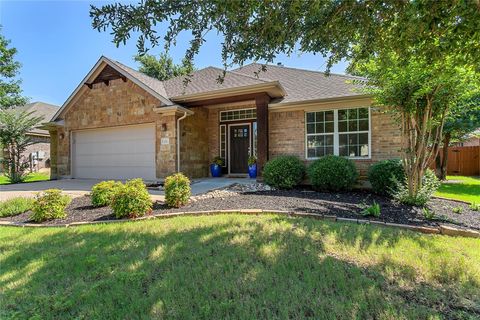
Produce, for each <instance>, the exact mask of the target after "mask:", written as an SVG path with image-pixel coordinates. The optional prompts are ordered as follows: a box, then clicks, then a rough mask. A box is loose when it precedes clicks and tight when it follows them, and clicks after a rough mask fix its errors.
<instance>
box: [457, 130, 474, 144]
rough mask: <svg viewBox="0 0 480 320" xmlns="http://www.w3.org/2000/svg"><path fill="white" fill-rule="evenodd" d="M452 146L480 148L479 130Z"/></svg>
mask: <svg viewBox="0 0 480 320" xmlns="http://www.w3.org/2000/svg"><path fill="white" fill-rule="evenodd" d="M454 146H456V147H476V146H480V129H477V130H475V131H474V132H473V133H471V134H470V135H468V136H467V138H466V139H465V140H464V141H462V142H458V143H456V144H455V145H454Z"/></svg>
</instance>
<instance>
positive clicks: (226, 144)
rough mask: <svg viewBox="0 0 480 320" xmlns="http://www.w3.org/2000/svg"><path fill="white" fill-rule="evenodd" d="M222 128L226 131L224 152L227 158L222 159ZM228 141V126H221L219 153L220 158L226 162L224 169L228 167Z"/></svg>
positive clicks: (219, 131) (219, 130)
mask: <svg viewBox="0 0 480 320" xmlns="http://www.w3.org/2000/svg"><path fill="white" fill-rule="evenodd" d="M222 127H223V128H224V129H225V150H224V151H225V156H224V157H222ZM227 140H228V132H227V125H226V124H221V125H220V126H219V129H218V151H219V152H218V153H219V155H220V157H222V158H223V160H224V163H223V167H226V166H227V163H228V152H227V149H228V141H227Z"/></svg>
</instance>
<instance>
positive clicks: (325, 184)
mask: <svg viewBox="0 0 480 320" xmlns="http://www.w3.org/2000/svg"><path fill="white" fill-rule="evenodd" d="M308 177H309V178H310V182H311V183H312V186H313V188H314V189H316V190H327V191H340V190H350V189H351V188H352V187H353V186H354V185H355V182H356V181H357V178H358V171H357V168H356V167H355V164H354V163H353V161H352V160H350V159H347V158H343V157H339V156H333V155H329V156H325V157H323V158H320V159H318V160H315V161H314V162H312V164H311V165H310V166H309V167H308Z"/></svg>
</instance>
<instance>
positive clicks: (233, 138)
mask: <svg viewBox="0 0 480 320" xmlns="http://www.w3.org/2000/svg"><path fill="white" fill-rule="evenodd" d="M249 149H250V126H249V125H235V126H233V125H232V126H230V173H247V172H248V155H249V151H250V150H249Z"/></svg>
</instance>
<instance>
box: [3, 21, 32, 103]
mask: <svg viewBox="0 0 480 320" xmlns="http://www.w3.org/2000/svg"><path fill="white" fill-rule="evenodd" d="M0 30H1V29H0ZM9 44H10V41H9V40H7V39H5V37H4V36H3V35H1V34H0V110H1V109H8V108H11V107H13V106H21V105H24V104H25V103H27V99H26V98H25V97H22V95H21V93H22V89H21V88H20V83H21V81H20V80H18V79H16V76H17V75H18V72H19V69H20V66H21V65H20V63H19V62H17V61H15V60H14V57H15V54H16V53H17V49H15V48H8V45H9Z"/></svg>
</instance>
